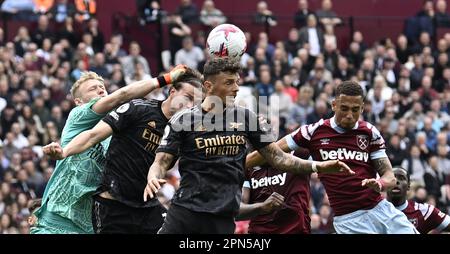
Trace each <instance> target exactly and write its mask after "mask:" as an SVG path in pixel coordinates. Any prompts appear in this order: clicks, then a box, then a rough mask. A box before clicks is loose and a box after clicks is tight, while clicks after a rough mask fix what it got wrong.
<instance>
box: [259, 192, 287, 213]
mask: <svg viewBox="0 0 450 254" xmlns="http://www.w3.org/2000/svg"><path fill="white" fill-rule="evenodd" d="M283 203H284V197H283V195H281V194H279V193H276V192H273V193H272V195H270V196H269V197H268V198H267V199H266V200H265V201H264V203H263V206H262V211H263V213H265V214H266V213H271V212H273V211H275V210H277V209H280V208H281V206H282V205H283Z"/></svg>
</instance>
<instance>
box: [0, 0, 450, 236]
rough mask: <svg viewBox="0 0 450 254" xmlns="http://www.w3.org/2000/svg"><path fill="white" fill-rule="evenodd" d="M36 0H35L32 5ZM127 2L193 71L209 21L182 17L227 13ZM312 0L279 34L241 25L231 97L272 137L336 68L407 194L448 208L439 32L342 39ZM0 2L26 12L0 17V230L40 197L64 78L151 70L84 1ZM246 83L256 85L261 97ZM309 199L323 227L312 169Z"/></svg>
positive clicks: (111, 77) (262, 13)
mask: <svg viewBox="0 0 450 254" xmlns="http://www.w3.org/2000/svg"><path fill="white" fill-rule="evenodd" d="M44 2H45V3H46V4H47V5H46V6H47V7H46V8H43V7H42V8H41V7H40V6H39V5H37V4H38V3H39V4H43V5H44ZM49 2H51V4H48V3H49ZM137 2H138V4H140V7H141V8H139V10H140V11H139V17H140V22H141V24H146V23H149V22H155V21H158V20H159V21H160V20H161V18H162V17H163V16H164V25H167V26H168V31H169V35H168V38H169V48H168V49H167V54H166V55H165V56H166V58H164V57H163V62H164V63H165V64H164V67H165V68H166V70H167V69H170V68H171V66H173V65H174V64H187V65H188V66H190V67H192V68H197V69H199V70H200V71H201V70H202V67H203V64H204V63H205V61H206V59H207V58H208V55H207V53H206V51H205V39H206V36H207V32H208V29H207V30H205V31H203V32H202V31H200V32H198V31H197V33H196V34H194V31H193V29H192V28H191V26H190V24H198V23H201V24H203V25H204V26H206V27H208V28H209V29H210V28H213V27H214V26H216V25H218V24H221V23H225V22H226V21H227V17H226V13H223V12H222V11H220V10H219V9H217V8H216V7H215V6H214V1H212V0H205V1H204V3H203V6H202V8H201V9H198V7H197V6H196V5H195V4H193V3H192V2H191V1H190V0H181V1H180V6H179V8H178V9H177V11H176V12H174V13H169V14H167V13H165V11H163V10H161V8H160V5H159V2H158V1H137ZM430 2H431V5H430ZM321 3H322V4H321V8H319V9H317V10H311V9H310V8H309V7H308V1H307V0H299V1H298V2H296V1H292V7H293V9H294V8H298V10H296V11H295V12H293V13H292V14H293V16H292V17H293V23H292V28H291V29H290V30H289V33H288V34H287V35H286V39H285V40H279V41H274V40H273V39H271V38H270V37H269V36H268V35H267V34H266V33H265V32H261V33H259V34H253V35H251V34H250V33H246V36H247V44H248V47H247V52H246V53H245V54H244V55H243V56H242V58H241V63H242V65H243V67H244V71H243V73H242V76H241V87H240V91H239V93H238V96H237V97H238V98H237V100H238V102H239V103H240V105H243V106H245V107H249V108H251V109H253V110H258V111H259V112H262V113H267V114H269V116H272V115H274V116H276V117H269V118H270V121H271V123H272V125H275V126H279V128H275V130H276V131H277V132H278V133H277V134H278V135H279V137H282V136H284V135H285V134H287V133H289V132H291V131H292V130H294V129H296V128H297V127H299V126H300V125H303V124H309V123H314V122H316V121H318V120H319V119H321V118H327V117H330V116H331V115H332V112H331V105H330V103H331V100H332V99H333V96H334V95H333V91H334V88H335V87H336V86H337V85H338V84H339V83H340V82H341V81H343V80H349V79H351V80H356V81H358V82H359V83H360V84H361V86H362V87H363V88H364V91H365V92H366V104H365V109H364V113H363V117H364V119H365V120H367V121H369V122H371V123H373V124H374V125H375V126H376V127H377V128H378V129H379V130H380V131H381V132H382V135H383V137H384V139H385V141H386V145H387V154H388V156H389V158H390V160H391V162H392V165H394V166H402V167H404V168H405V169H407V170H408V172H409V173H410V174H411V180H412V188H411V192H410V195H411V196H410V198H414V199H415V200H417V201H420V202H428V203H430V204H433V205H435V206H436V207H437V208H439V209H440V210H442V211H443V212H446V213H450V187H449V186H450V145H449V144H450V116H449V114H450V61H449V56H450V33H449V34H445V35H444V36H443V37H439V38H436V36H437V35H436V33H434V32H433V31H435V30H433V29H432V30H429V27H428V26H426V25H424V26H423V27H422V28H421V27H420V26H415V28H414V29H416V30H414V31H412V30H411V27H408V26H406V28H405V31H404V32H403V33H401V34H399V35H398V36H397V38H394V39H393V40H391V39H386V38H383V39H380V40H379V41H377V42H375V43H374V44H373V45H368V44H367V43H366V42H365V40H364V34H363V33H362V32H360V31H355V32H354V33H353V36H352V38H351V41H350V43H349V44H348V45H339V43H340V42H339V40H338V38H336V35H335V34H334V28H335V27H336V26H343V25H345V24H344V23H343V20H342V19H341V18H340V17H339V15H338V14H337V13H335V12H334V11H333V2H332V1H331V0H323V1H322V2H321ZM20 4H22V5H20ZM81 4H83V5H81ZM297 4H298V6H297ZM336 4H337V3H336ZM11 6H12V7H11ZM8 8H9V9H8ZM20 8H22V9H20ZM83 8H84V9H83ZM269 8H270V6H269V5H268V3H267V2H265V1H261V2H259V3H258V4H257V6H256V8H255V13H254V14H255V15H254V22H255V23H260V24H262V25H268V26H277V18H276V16H275V14H274V13H272V11H270V9H269ZM423 8H424V9H423V10H420V11H419V12H418V13H417V15H416V16H415V17H413V18H415V19H414V20H415V21H414V22H418V20H421V21H420V22H423V23H424V24H431V25H433V26H435V25H439V24H444V23H442V22H444V21H445V18H446V17H448V14H447V6H446V1H444V0H437V1H435V2H433V1H425V4H424V6H423ZM1 10H2V11H3V12H8V13H10V15H12V16H13V17H14V16H15V15H17V16H19V13H22V11H25V12H26V13H27V12H29V13H33V15H34V18H30V19H29V20H30V23H29V26H23V27H20V28H19V29H18V31H17V33H16V35H15V36H14V38H12V39H10V40H8V41H6V40H5V39H4V38H5V35H4V31H3V30H2V29H1V28H0V59H1V61H0V115H1V116H0V184H1V186H0V232H1V233H27V232H28V230H29V227H28V224H27V218H28V216H29V213H30V212H29V209H28V206H29V204H30V202H31V201H32V200H33V199H36V198H39V197H42V194H43V191H44V189H45V185H46V183H47V181H48V179H49V177H50V176H51V174H52V172H53V168H54V164H55V162H54V161H51V160H49V159H48V158H47V157H46V156H44V155H43V153H42V151H41V147H42V146H43V145H46V144H48V143H50V142H54V141H55V142H58V141H59V138H60V135H61V131H62V128H63V127H64V124H65V120H66V118H67V116H68V113H69V112H70V110H71V109H72V108H73V107H74V104H73V102H72V100H71V97H70V93H69V90H70V87H71V85H72V83H73V82H74V81H75V80H77V79H78V77H79V76H80V74H81V72H83V71H86V70H90V71H94V72H96V73H98V74H99V75H101V76H103V77H104V78H105V82H106V87H107V89H108V91H109V92H113V91H115V90H116V89H118V88H120V87H123V86H126V85H127V84H129V83H131V82H133V81H136V80H142V79H150V78H151V77H152V72H151V71H152V70H150V67H149V66H150V65H149V63H148V61H147V60H146V58H145V57H143V56H142V55H141V45H140V44H139V42H136V41H133V42H126V43H124V38H123V37H122V35H121V34H112V35H111V36H110V38H105V37H104V36H103V33H102V31H100V29H99V24H98V20H97V19H96V18H95V13H96V10H95V1H76V0H75V1H68V0H55V1H32V0H29V1H25V0H23V1H16V0H14V1H8V0H6V1H3V3H2V5H1ZM439 15H440V16H439ZM31 16H32V15H27V17H31ZM423 17H425V18H428V19H429V20H431V22H432V23H427V22H426V21H423V20H424V19H423ZM438 17H440V18H439V19H438ZM411 20H413V19H411ZM437 20H438V21H439V22H437ZM408 22H409V21H408ZM411 22H413V21H411ZM241 29H242V30H243V31H245V27H241ZM123 44H126V45H129V46H128V47H127V48H124V46H123ZM340 49H344V50H340ZM163 55H164V54H163ZM153 71H154V70H153ZM158 71H159V70H158ZM154 73H155V72H154ZM250 95H252V96H264V97H266V98H267V100H266V101H267V102H268V104H262V103H259V102H258V101H256V102H255V101H253V100H251V97H250ZM165 96H166V91H156V92H154V93H152V94H151V95H150V96H149V97H151V98H156V99H164V98H165ZM277 112H278V114H275V113H277ZM167 178H168V179H169V184H167V186H166V187H164V190H163V191H162V193H163V195H164V197H163V199H164V200H165V201H164V202H165V203H167V204H169V203H170V198H171V196H172V195H173V194H174V192H175V189H176V187H177V184H178V179H179V174H178V173H177V172H176V170H175V171H171V172H170V173H169V174H168V175H167ZM310 203H311V204H310V207H311V209H310V210H311V227H312V232H313V233H332V232H333V226H332V217H333V211H332V209H331V208H330V206H329V202H328V198H327V195H326V193H325V190H324V187H323V185H322V184H321V183H320V181H319V179H318V178H317V176H316V175H313V176H312V177H311V202H310ZM246 227H247V224H246V222H239V223H238V226H237V228H236V231H237V232H238V233H244V232H246Z"/></svg>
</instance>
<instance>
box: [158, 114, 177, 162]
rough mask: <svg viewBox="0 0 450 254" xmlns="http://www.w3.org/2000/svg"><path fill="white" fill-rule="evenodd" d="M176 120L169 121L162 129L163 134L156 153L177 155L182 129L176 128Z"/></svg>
mask: <svg viewBox="0 0 450 254" xmlns="http://www.w3.org/2000/svg"><path fill="white" fill-rule="evenodd" d="M177 124H178V123H177V121H173V122H172V121H170V122H169V123H168V124H167V126H166V128H165V129H164V135H163V137H162V139H161V143H160V144H159V147H158V148H157V149H156V153H160V152H164V153H170V154H172V155H175V156H177V155H178V152H179V149H180V145H181V142H183V139H182V136H183V133H182V132H183V131H182V129H181V128H176V126H177Z"/></svg>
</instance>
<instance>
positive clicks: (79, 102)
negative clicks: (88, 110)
mask: <svg viewBox="0 0 450 254" xmlns="http://www.w3.org/2000/svg"><path fill="white" fill-rule="evenodd" d="M73 101H74V102H75V105H77V106H80V105H81V104H83V101H82V100H81V99H80V98H75V99H74V100H73Z"/></svg>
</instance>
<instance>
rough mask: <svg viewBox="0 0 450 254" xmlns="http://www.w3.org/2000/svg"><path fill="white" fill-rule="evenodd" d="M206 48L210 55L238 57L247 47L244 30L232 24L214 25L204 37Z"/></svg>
mask: <svg viewBox="0 0 450 254" xmlns="http://www.w3.org/2000/svg"><path fill="white" fill-rule="evenodd" d="M206 48H207V49H208V53H209V55H210V56H211V57H232V58H240V57H241V56H242V55H243V54H244V53H245V50H246V48H247V41H246V39H245V35H244V32H242V30H241V29H239V27H237V26H235V25H232V24H222V25H219V26H217V27H215V28H214V29H213V30H211V32H210V33H209V35H208V38H207V39H206Z"/></svg>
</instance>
